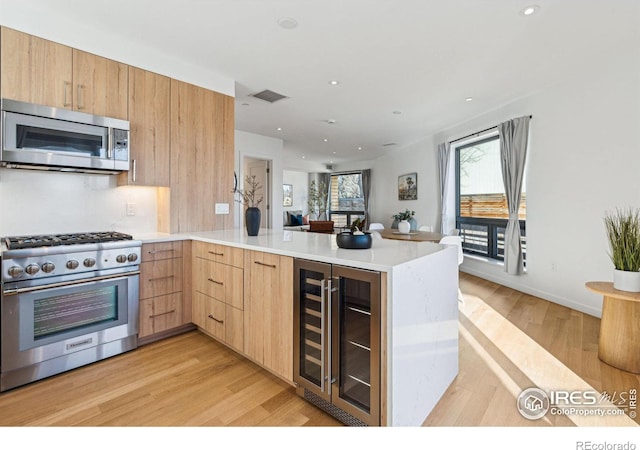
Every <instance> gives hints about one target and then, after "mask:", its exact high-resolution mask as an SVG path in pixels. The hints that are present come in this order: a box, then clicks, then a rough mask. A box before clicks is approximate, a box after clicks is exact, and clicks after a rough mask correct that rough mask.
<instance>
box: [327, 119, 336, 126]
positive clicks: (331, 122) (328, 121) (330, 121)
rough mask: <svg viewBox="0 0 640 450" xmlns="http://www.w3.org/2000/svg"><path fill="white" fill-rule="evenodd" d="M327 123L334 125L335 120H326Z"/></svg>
mask: <svg viewBox="0 0 640 450" xmlns="http://www.w3.org/2000/svg"><path fill="white" fill-rule="evenodd" d="M327 123H330V124H332V125H333V124H334V123H336V119H328V120H327Z"/></svg>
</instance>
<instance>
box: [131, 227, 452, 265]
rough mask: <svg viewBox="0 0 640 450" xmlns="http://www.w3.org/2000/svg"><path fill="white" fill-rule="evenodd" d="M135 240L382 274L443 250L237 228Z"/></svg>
mask: <svg viewBox="0 0 640 450" xmlns="http://www.w3.org/2000/svg"><path fill="white" fill-rule="evenodd" d="M133 237H134V239H139V240H141V241H142V242H143V243H153V242H163V241H175V240H188V239H191V240H197V241H203V242H210V243H214V244H223V245H229V246H231V247H240V248H244V249H248V250H258V251H263V252H267V253H276V254H279V255H284V256H291V257H294V258H306V259H313V260H315V261H321V262H327V263H332V264H343V265H348V266H350V267H357V268H361V269H369V270H377V271H381V272H391V270H392V269H393V268H394V267H397V266H401V265H404V264H407V263H409V262H411V261H413V260H415V259H417V258H421V257H424V256H428V255H430V254H433V253H436V252H439V251H440V250H442V249H443V248H444V246H442V245H440V244H434V243H431V242H406V241H398V240H392V239H374V240H373V245H372V246H371V248H370V249H366V250H349V249H343V248H339V247H338V245H337V244H336V235H335V234H323V233H306V232H300V231H289V230H270V229H261V230H260V232H259V233H258V236H247V232H246V231H245V230H244V229H239V228H234V229H230V230H220V231H207V232H195V233H181V234H166V233H148V234H139V235H134V236H133Z"/></svg>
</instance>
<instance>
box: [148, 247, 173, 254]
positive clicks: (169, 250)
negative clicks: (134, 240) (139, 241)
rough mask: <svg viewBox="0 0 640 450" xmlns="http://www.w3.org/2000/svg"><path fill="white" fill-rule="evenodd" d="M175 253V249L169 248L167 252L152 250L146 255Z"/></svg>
mask: <svg viewBox="0 0 640 450" xmlns="http://www.w3.org/2000/svg"><path fill="white" fill-rule="evenodd" d="M175 251H176V250H175V249H173V248H170V249H168V250H153V251H151V252H147V253H149V254H150V255H155V254H156V253H162V252H175Z"/></svg>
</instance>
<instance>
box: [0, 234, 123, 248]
mask: <svg viewBox="0 0 640 450" xmlns="http://www.w3.org/2000/svg"><path fill="white" fill-rule="evenodd" d="M132 239H133V237H132V236H131V235H128V234H124V233H117V232H115V231H101V232H97V233H72V234H48V235H47V234H45V235H39V236H13V237H7V238H5V240H4V241H5V244H6V246H7V250H16V249H21V248H37V247H53V246H56V245H73V244H94V243H97V242H112V241H128V240H132Z"/></svg>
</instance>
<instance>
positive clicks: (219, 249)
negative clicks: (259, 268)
mask: <svg viewBox="0 0 640 450" xmlns="http://www.w3.org/2000/svg"><path fill="white" fill-rule="evenodd" d="M243 252H244V250H242V249H241V248H237V247H229V246H226V245H220V244H210V243H207V242H200V241H193V256H195V257H198V258H203V259H208V260H209V261H215V262H219V263H222V264H227V265H229V266H234V267H239V268H241V269H242V267H243V264H244V254H243Z"/></svg>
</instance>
